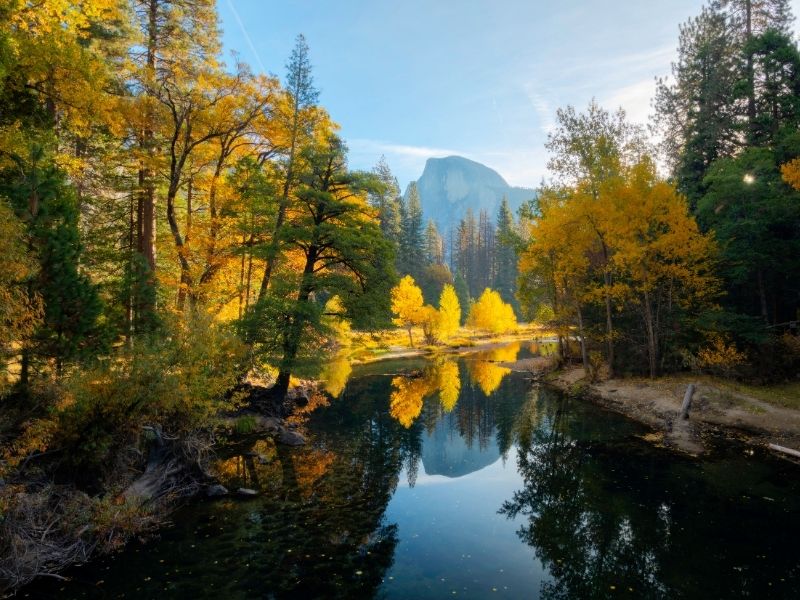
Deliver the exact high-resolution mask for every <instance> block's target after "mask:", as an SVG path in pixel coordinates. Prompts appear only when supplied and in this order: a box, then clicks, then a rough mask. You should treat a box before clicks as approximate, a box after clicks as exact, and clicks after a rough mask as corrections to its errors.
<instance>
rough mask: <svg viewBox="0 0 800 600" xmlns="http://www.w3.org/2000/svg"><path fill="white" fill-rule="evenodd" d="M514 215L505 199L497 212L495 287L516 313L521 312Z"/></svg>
mask: <svg viewBox="0 0 800 600" xmlns="http://www.w3.org/2000/svg"><path fill="white" fill-rule="evenodd" d="M515 229H516V225H515V223H514V215H513V214H512V213H511V209H510V208H509V206H508V200H506V198H503V201H502V202H501V203H500V208H499V209H498V212H497V242H496V256H495V268H496V272H495V276H494V282H493V287H494V289H496V290H497V292H498V293H499V294H500V297H501V298H502V299H503V301H504V302H507V303H509V304H511V306H513V307H514V309H515V311H518V310H519V305H518V304H517V299H516V289H517V250H516V246H517V242H518V236H517V234H516V231H515Z"/></svg>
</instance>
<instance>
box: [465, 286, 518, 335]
mask: <svg viewBox="0 0 800 600" xmlns="http://www.w3.org/2000/svg"><path fill="white" fill-rule="evenodd" d="M467 326H468V327H473V328H475V329H484V330H486V331H490V332H492V333H507V332H509V331H514V330H515V329H516V328H517V318H516V316H515V315H514V309H513V308H511V305H510V304H506V303H505V302H503V299H502V298H501V297H500V294H498V293H497V292H496V291H494V290H492V289H489V288H486V289H485V290H484V291H483V294H481V297H480V298H479V299H478V301H477V302H475V303H474V304H473V305H472V306H471V307H470V310H469V316H468V317H467Z"/></svg>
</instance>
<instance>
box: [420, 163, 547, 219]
mask: <svg viewBox="0 0 800 600" xmlns="http://www.w3.org/2000/svg"><path fill="white" fill-rule="evenodd" d="M417 189H418V191H419V195H420V200H421V203H422V212H423V213H424V215H425V217H426V218H429V219H433V220H434V222H436V224H437V226H438V227H439V230H440V231H442V232H445V231H447V230H448V229H450V228H452V227H454V226H455V225H456V224H457V223H458V220H459V219H460V218H461V217H463V216H464V214H465V213H466V211H467V209H470V208H471V209H472V211H473V212H475V213H476V214H478V213H479V212H480V211H481V210H486V211H487V212H488V213H489V214H490V215H491V216H492V217H494V215H495V214H496V213H497V209H498V207H499V206H500V202H501V200H502V199H503V197H505V198H507V199H508V202H509V204H510V206H511V210H513V211H516V210H517V209H518V208H519V206H520V205H521V204H522V203H523V202H525V201H526V200H530V199H532V198H535V197H536V192H535V191H534V190H532V189H527V188H517V187H512V186H510V185H508V183H507V182H506V180H505V179H503V177H502V176H501V175H500V174H499V173H498V172H497V171H495V170H494V169H491V168H490V167H487V166H486V165H484V164H481V163H479V162H476V161H474V160H470V159H468V158H464V157H463V156H446V157H443V158H429V159H428V160H427V161H426V162H425V169H424V170H423V172H422V176H421V177H420V178H419V179H418V180H417Z"/></svg>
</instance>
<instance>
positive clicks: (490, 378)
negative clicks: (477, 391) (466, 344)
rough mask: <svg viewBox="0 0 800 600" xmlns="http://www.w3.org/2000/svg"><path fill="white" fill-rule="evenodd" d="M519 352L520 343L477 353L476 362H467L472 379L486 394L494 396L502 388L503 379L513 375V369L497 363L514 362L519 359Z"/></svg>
mask: <svg viewBox="0 0 800 600" xmlns="http://www.w3.org/2000/svg"><path fill="white" fill-rule="evenodd" d="M518 352H519V343H515V344H509V345H507V346H502V347H500V348H492V349H491V350H486V351H484V352H476V353H475V360H470V361H467V370H468V371H469V377H470V379H471V380H472V382H473V383H475V384H477V385H478V387H480V388H481V391H482V392H483V393H484V394H486V395H487V396H490V395H492V394H493V393H494V392H495V391H497V388H499V387H500V384H501V383H502V381H503V377H505V376H506V375H508V374H509V373H511V369H508V368H506V367H501V366H499V365H497V364H495V363H498V362H513V361H515V360H516V359H517V353H518Z"/></svg>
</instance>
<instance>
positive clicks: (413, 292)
mask: <svg viewBox="0 0 800 600" xmlns="http://www.w3.org/2000/svg"><path fill="white" fill-rule="evenodd" d="M423 304H424V303H423V301H422V290H420V289H419V288H418V287H417V284H416V283H415V282H414V278H413V277H411V275H406V276H405V277H403V278H402V279H401V280H400V282H399V283H398V284H397V285H396V286H395V287H394V288H392V313H394V315H395V317H394V319H393V320H392V322H393V323H394V324H395V325H397V326H398V327H404V328H405V329H406V330H407V331H408V343H409V345H410V346H411V347H412V348H413V347H414V338H413V336H412V334H411V330H412V329H413V328H414V327H415V326H417V325H419V322H420V313H421V311H422V306H423Z"/></svg>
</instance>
